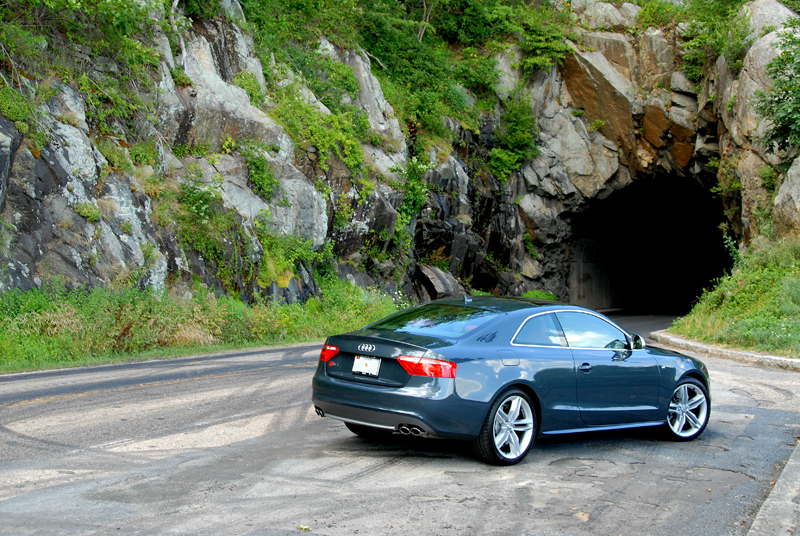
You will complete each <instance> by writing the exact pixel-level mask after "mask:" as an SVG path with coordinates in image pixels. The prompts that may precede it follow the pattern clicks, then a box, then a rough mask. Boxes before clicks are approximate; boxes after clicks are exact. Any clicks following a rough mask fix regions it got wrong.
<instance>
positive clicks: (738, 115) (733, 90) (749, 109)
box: [720, 32, 780, 164]
mask: <svg viewBox="0 0 800 536" xmlns="http://www.w3.org/2000/svg"><path fill="white" fill-rule="evenodd" d="M779 40H780V39H779V36H778V32H772V33H770V34H767V35H765V36H764V37H762V38H761V39H759V40H758V41H756V42H755V43H754V44H753V46H752V47H750V50H749V51H748V52H747V55H746V56H745V58H744V62H743V68H742V72H741V73H740V74H739V79H738V80H737V81H735V82H733V83H732V84H731V85H730V86H729V87H730V89H729V91H727V92H726V93H725V94H724V98H725V99H727V100H725V101H724V102H723V103H720V104H721V105H722V104H724V105H725V111H723V112H722V117H723V119H724V120H725V125H726V126H727V127H728V129H729V130H730V133H731V136H733V138H734V140H736V143H737V144H738V145H740V146H742V147H749V146H750V143H751V141H757V140H758V138H761V137H762V136H763V135H764V134H765V133H766V129H767V128H768V125H769V123H768V122H767V121H765V120H764V119H762V118H761V116H760V115H758V113H757V112H756V111H755V108H754V107H753V101H755V99H756V92H758V91H766V90H768V89H769V88H771V87H772V82H771V81H770V78H769V75H768V74H767V72H766V66H767V64H768V63H769V62H770V61H772V59H773V58H775V57H776V56H777V54H778V52H779V48H777V47H776V46H775V45H776V44H777V43H778V42H779ZM730 103H732V104H733V106H729V104H730ZM729 108H731V110H730V111H729ZM754 149H755V150H756V151H757V152H758V153H759V154H760V155H761V156H762V157H763V158H767V159H769V160H770V162H771V163H773V164H777V163H778V162H777V160H776V159H775V157H774V155H769V154H768V153H767V151H766V147H763V146H762V145H761V144H758V143H756V144H754Z"/></svg>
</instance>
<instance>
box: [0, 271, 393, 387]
mask: <svg viewBox="0 0 800 536" xmlns="http://www.w3.org/2000/svg"><path fill="white" fill-rule="evenodd" d="M318 283H319V284H320V288H321V289H322V298H312V299H310V300H308V301H307V302H306V304H305V305H300V304H295V305H276V304H270V303H257V304H254V305H247V304H244V303H242V302H241V301H239V300H236V299H233V298H228V297H215V296H214V295H213V294H211V293H209V292H208V290H207V289H204V288H202V287H196V288H195V289H194V292H193V297H192V299H191V300H188V301H185V300H183V299H182V298H179V297H176V296H172V295H170V294H167V293H157V292H153V291H140V290H137V289H131V290H122V291H115V290H109V289H94V290H77V291H72V292H68V291H66V290H65V289H64V287H63V286H60V285H58V284H50V285H48V286H47V287H46V288H45V289H43V290H32V291H29V292H24V293H23V292H19V291H16V290H14V291H8V292H5V293H2V294H0V373H11V372H20V371H29V370H42V369H53V368H63V367H72V366H81V365H90V364H100V363H111V362H118V361H124V360H129V359H141V358H152V357H162V358H163V357H174V356H177V355H189V354H196V353H199V352H214V351H220V350H224V349H228V348H242V347H252V346H267V345H275V344H292V343H300V342H307V341H314V340H321V339H324V338H325V337H326V336H328V335H332V334H335V333H342V332H346V331H352V330H354V329H358V328H360V327H362V326H364V325H366V324H368V323H370V322H373V321H374V320H377V319H379V318H382V317H383V316H386V315H388V314H390V313H393V312H395V311H396V310H397V306H396V305H395V303H394V301H393V300H392V299H391V298H389V297H387V296H385V295H382V294H380V293H378V292H374V291H364V290H363V289H360V288H357V287H353V286H352V285H350V283H348V282H343V281H340V280H339V279H338V278H335V277H320V278H318Z"/></svg>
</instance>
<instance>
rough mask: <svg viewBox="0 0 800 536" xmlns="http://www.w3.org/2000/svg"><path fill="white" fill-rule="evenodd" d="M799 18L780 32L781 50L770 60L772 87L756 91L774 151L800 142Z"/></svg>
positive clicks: (768, 71) (767, 137)
mask: <svg viewBox="0 0 800 536" xmlns="http://www.w3.org/2000/svg"><path fill="white" fill-rule="evenodd" d="M798 29H800V18H797V17H793V18H791V19H789V21H788V22H787V23H786V30H785V31H783V32H781V34H780V36H781V37H780V51H781V52H780V54H779V55H778V56H776V57H775V58H774V59H772V60H771V61H770V62H769V63H768V64H767V73H768V74H769V76H770V78H771V79H772V88H771V89H768V90H766V91H757V92H756V105H755V108H756V111H757V112H758V113H759V114H760V115H761V116H762V117H764V118H765V119H767V120H769V121H770V125H769V127H768V129H767V133H766V134H765V136H764V139H763V142H764V143H765V144H766V145H767V147H768V148H769V149H770V150H772V151H779V152H780V151H787V150H790V149H792V148H795V147H798V146H800V86H799V85H798V82H797V81H798V79H799V78H800V37H798V35H797V30H798Z"/></svg>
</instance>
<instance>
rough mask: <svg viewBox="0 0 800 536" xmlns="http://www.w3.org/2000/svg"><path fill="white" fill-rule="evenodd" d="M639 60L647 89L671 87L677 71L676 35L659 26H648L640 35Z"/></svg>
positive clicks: (642, 83) (643, 83)
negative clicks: (673, 76)
mask: <svg viewBox="0 0 800 536" xmlns="http://www.w3.org/2000/svg"><path fill="white" fill-rule="evenodd" d="M639 62H640V67H639V68H640V69H641V72H642V74H643V80H642V81H641V85H642V86H643V87H644V88H645V89H646V90H648V91H649V90H652V89H653V88H656V87H669V85H670V83H671V81H672V73H673V72H674V71H675V44H674V37H673V36H670V39H667V35H666V34H665V33H664V32H663V31H662V30H660V29H658V28H648V29H647V30H645V31H644V32H642V34H641V36H640V37H639Z"/></svg>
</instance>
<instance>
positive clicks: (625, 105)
mask: <svg viewBox="0 0 800 536" xmlns="http://www.w3.org/2000/svg"><path fill="white" fill-rule="evenodd" d="M571 46H572V48H573V51H574V52H573V53H572V54H567V55H566V56H565V57H564V63H563V67H562V70H561V72H562V75H563V77H564V83H565V84H566V86H567V89H568V90H569V94H570V95H571V97H572V100H573V106H574V107H575V108H578V109H581V110H583V111H584V117H585V119H586V121H587V122H589V123H591V122H593V121H595V120H598V119H600V120H603V121H605V122H606V123H605V125H604V126H603V127H602V128H601V132H602V133H603V135H604V136H605V137H606V138H608V139H609V140H610V141H611V142H612V143H614V144H615V145H616V146H617V147H621V148H622V151H623V153H624V154H626V155H631V154H633V151H634V147H635V141H634V136H633V115H632V112H631V107H632V100H633V88H632V87H631V84H630V82H629V81H628V80H627V79H625V78H624V77H623V76H622V75H621V74H620V73H619V71H617V69H615V68H614V67H613V66H612V65H611V63H610V62H609V61H608V60H607V59H606V58H605V56H603V55H602V54H601V53H599V52H581V51H580V50H578V48H577V47H576V46H575V45H574V44H571Z"/></svg>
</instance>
